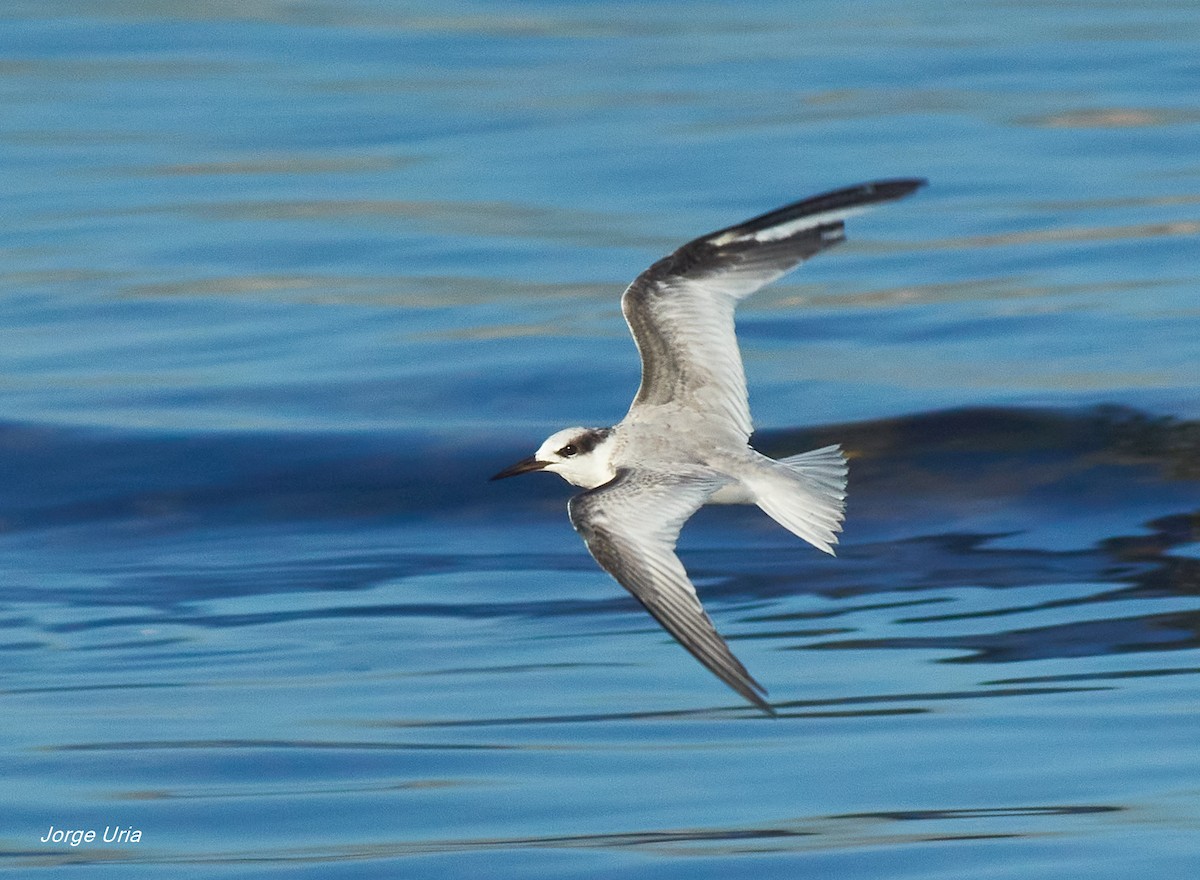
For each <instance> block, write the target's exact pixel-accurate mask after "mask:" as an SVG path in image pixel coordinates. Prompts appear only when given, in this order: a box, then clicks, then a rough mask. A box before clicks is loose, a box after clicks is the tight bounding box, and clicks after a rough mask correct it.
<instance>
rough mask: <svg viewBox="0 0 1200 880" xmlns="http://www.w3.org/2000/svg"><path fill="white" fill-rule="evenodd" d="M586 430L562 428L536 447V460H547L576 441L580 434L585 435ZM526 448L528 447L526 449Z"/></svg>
mask: <svg viewBox="0 0 1200 880" xmlns="http://www.w3.org/2000/svg"><path fill="white" fill-rule="evenodd" d="M586 433H587V428H563V429H562V430H561V431H556V432H555V433H553V434H551V435H550V436H549V437H547V438H546V441H545V442H544V443H543V444H542V445H541V446H539V447H538V451H537V455H536V456H535V457H536V458H547V457H549V456H551V455H553V454H554V453H556V452H558V450H560V449H562V448H563V447H564V446H566V445H567V444H568V443H570V442H572V441H573V440H578V439H579V436H580V435H581V434H586ZM526 448H528V447H526Z"/></svg>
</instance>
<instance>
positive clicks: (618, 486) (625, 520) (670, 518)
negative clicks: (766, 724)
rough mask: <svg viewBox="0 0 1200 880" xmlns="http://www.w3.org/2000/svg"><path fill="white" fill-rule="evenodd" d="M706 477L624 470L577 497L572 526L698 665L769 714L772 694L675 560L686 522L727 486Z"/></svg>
mask: <svg viewBox="0 0 1200 880" xmlns="http://www.w3.org/2000/svg"><path fill="white" fill-rule="evenodd" d="M723 482H724V481H723V480H721V479H720V478H719V477H717V476H716V475H715V474H714V475H711V476H709V475H706V474H702V473H701V474H682V475H676V474H658V473H652V472H642V471H622V472H620V473H619V474H618V475H617V477H616V479H615V480H613V481H612V482H610V483H606V484H605V485H603V486H600V487H599V488H597V489H593V490H591V491H590V492H584V493H583V494H582V495H576V496H575V497H574V498H572V499H571V502H570V506H569V510H570V514H571V524H572V525H573V526H575V530H576V531H578V532H579V534H580V535H582V536H583V540H584V541H585V542H586V543H587V548H588V550H589V551H590V552H591V554H592V556H594V557H595V559H596V561H597V562H599V563H600V565H601V567H603V568H604V570H605V571H607V572H608V573H609V574H611V575H612V576H613V577H614V578H616V579H617V582H618V583H619V584H620V585H621V586H623V587H624V588H625V589H627V590H628V591H629V592H630V593H632V594H633V595H634V597H635V598H636V599H637V600H638V601H639V602H641V603H642V605H643V606H644V607H645V609H646V610H647V611H649V612H650V614H651V615H653V616H654V619H655V620H657V621H658V622H659V623H660V624H661V625H662V627H663V629H665V630H666V631H667V632H669V633H670V634H671V635H672V636H673V637H674V638H675V640H676V641H678V642H679V643H680V644H681V645H683V646H684V647H685V648H687V649H688V651H690V652H691V653H692V656H694V657H695V658H696V659H697V660H699V661H700V662H701V663H703V664H704V665H705V666H707V667H708V668H709V670H711V671H712V672H713V673H714V674H715V675H716V676H717V677H718V678H720V679H721V681H723V682H725V683H726V684H727V685H729V686H730V687H731V688H733V689H734V690H735V691H737V692H738V693H739V694H741V695H742V696H743V697H745V698H746V699H747V700H749V701H750V702H751V703H753V704H754V705H755V706H757V707H758V708H760V709H762V710H763V711H764V712H768V713H771V714H774V710H773V709H772V708H771V706H770V704H769V703H768V702H767V701H766V700H765V699H763V696H762V695H763V694H765V693H766V689H765V688H763V686H762V685H760V684H759V683H758V682H756V681H755V680H754V679H753V677H751V675H750V673H749V672H747V671H746V667H745V666H743V665H742V664H741V662H739V661H738V659H737V657H735V656H733V652H732V651H730V650H729V646H728V645H727V644H725V640H724V639H722V638H721V636H720V635H719V634H718V633H717V629H716V627H715V626H713V622H712V621H711V620H710V619H709V617H708V615H707V614H706V613H705V612H704V608H703V607H701V605H700V599H699V598H698V597H697V595H696V588H695V587H693V586H692V582H691V581H690V580H689V579H688V576H687V572H686V571H684V568H683V564H682V563H681V562H680V561H679V557H678V556H676V555H675V541H676V539H677V538H678V537H679V530H680V528H681V527H682V526H683V524H684V522H686V521H687V520H688V518H689V517H690V516H691V515H692V514H693V513H695V512H696V510H697V509H699V507H700V506H701V505H702V504H704V502H705V501H706V500H707V499H708V497H709V496H710V495H711V494H712V493H713V492H715V491H716V490H717V489H718V488H720V487H721V485H722V484H723Z"/></svg>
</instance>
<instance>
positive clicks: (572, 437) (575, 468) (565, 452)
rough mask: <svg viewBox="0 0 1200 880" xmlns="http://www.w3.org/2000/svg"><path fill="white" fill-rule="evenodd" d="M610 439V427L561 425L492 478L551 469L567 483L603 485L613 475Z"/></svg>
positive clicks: (589, 487)
mask: <svg viewBox="0 0 1200 880" xmlns="http://www.w3.org/2000/svg"><path fill="white" fill-rule="evenodd" d="M611 439H612V429H611V428H563V430H561V431H557V432H556V433H554V434H551V435H550V436H549V437H547V438H546V441H545V442H544V443H543V444H542V445H541V446H539V447H538V451H537V452H535V453H534V454H533V455H531V456H530V457H529V458H526V459H522V460H521V461H518V462H517V463H516V464H514V465H513V466H512V467H507V468H505V469H504V470H502V471H500V473H498V474H496V475H495V476H494V477H492V479H493V480H503V479H504V478H505V477H515V476H516V475H517V474H528V473H531V472H533V471H551V472H553V473H556V474H558V475H559V476H560V477H562V478H563V479H564V480H566V481H567V482H568V483H571V484H572V485H575V486H582V487H583V488H585V489H594V488H596V487H597V486H603V485H604V484H605V483H607V482H608V481H609V480H611V479H612V478H613V477H615V476H616V471H615V470H614V469H613V466H612V445H611V442H610V441H611Z"/></svg>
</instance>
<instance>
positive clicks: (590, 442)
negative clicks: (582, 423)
mask: <svg viewBox="0 0 1200 880" xmlns="http://www.w3.org/2000/svg"><path fill="white" fill-rule="evenodd" d="M611 433H612V429H611V428H595V429H593V430H591V431H584V432H583V433H582V434H578V435H576V436H575V438H574V439H573V440H571V442H570V443H568V444H566V445H565V446H563V447H562V448H561V449H559V450H558V452H557V453H556V454H557V455H559V456H561V457H562V458H571V457H572V456H576V455H586V454H587V453H589V452H591V451H592V450H593V449H595V448H596V447H597V446H599V445H600V443H601V442H602V441H603V440H604V439H605V438H606V437H607V436H608V435H609V434H611Z"/></svg>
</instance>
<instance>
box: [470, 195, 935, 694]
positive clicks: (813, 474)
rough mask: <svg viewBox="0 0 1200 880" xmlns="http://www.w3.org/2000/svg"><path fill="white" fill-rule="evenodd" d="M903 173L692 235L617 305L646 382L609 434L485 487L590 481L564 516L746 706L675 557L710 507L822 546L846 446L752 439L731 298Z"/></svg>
mask: <svg viewBox="0 0 1200 880" xmlns="http://www.w3.org/2000/svg"><path fill="white" fill-rule="evenodd" d="M924 184H925V181H924V180H921V179H916V178H906V179H897V180H880V181H875V182H872V183H864V184H860V185H858V186H852V187H847V188H845V189H839V190H835V191H832V192H827V193H823V194H821V195H817V196H813V197H811V198H808V199H804V200H803V201H799V202H794V203H793V204H790V205H785V206H784V207H782V208H778V209H776V210H774V211H771V212H769V213H767V214H762V215H760V216H758V217H754V218H752V219H750V220H747V221H745V222H744V223H739V224H738V225H736V226H730V227H728V228H726V229H720V230H718V231H716V232H712V233H709V234H708V235H705V236H702V237H700V238H697V239H695V240H694V241H691V242H688V243H687V244H685V245H684V246H683V247H681V248H679V249H678V250H676V251H675V252H674V253H672V254H669V255H668V256H666V257H664V258H663V259H661V260H659V261H658V262H657V263H655V264H654V265H652V266H651V267H650V268H649V269H647V270H646V271H644V272H643V273H642V274H641V275H639V276H638V277H637V278H636V279H635V280H634V282H633V283H632V284H630V285H629V287H628V288H627V289H626V290H625V293H624V294H623V295H622V297H621V312H622V314H623V315H624V316H625V321H626V323H628V325H629V330H630V332H631V333H632V334H633V339H634V342H635V343H636V344H637V349H638V353H639V354H640V355H641V360H642V379H641V386H640V387H639V388H638V391H637V395H636V396H635V397H634V398H633V404H632V405H631V406H630V407H629V412H628V413H627V414H626V416H625V418H624V419H622V420H621V422H620V423H619V424H617V425H615V426H613V427H611V428H581V427H575V428H566V429H564V430H561V431H558V432H556V433H554V434H551V435H550V437H549V438H548V439H547V440H546V441H545V442H544V443H543V444H542V445H541V446H540V447H539V448H538V450H537V452H536V453H534V454H533V455H532V456H530V457H529V458H526V459H524V460H523V461H519V462H517V463H516V464H514V465H513V466H512V467H509V468H506V469H504V470H502V471H501V472H500V473H498V474H496V475H495V476H493V477H492V479H493V480H500V479H504V478H505V477H513V476H516V475H517V474H526V473H531V472H534V471H550V472H551V473H555V474H558V475H559V476H560V477H562V478H563V479H565V480H566V481H567V482H568V483H571V484H573V485H575V486H580V487H582V488H583V489H585V490H586V491H585V492H582V493H580V494H578V495H576V496H574V497H573V498H571V500H570V502H569V504H568V508H567V509H568V513H569V515H570V518H571V524H572V525H573V526H574V527H575V530H576V531H577V532H579V534H580V535H581V536H582V537H583V540H584V542H585V543H586V544H587V548H588V550H589V551H590V552H591V554H592V556H593V557H594V558H595V560H596V562H598V563H599V564H600V566H601V567H602V568H603V569H604V570H605V571H607V572H608V573H609V574H610V575H612V576H613V578H615V579H616V581H617V582H618V583H619V584H620V585H621V586H622V587H624V588H625V589H626V590H628V591H629V592H630V593H632V594H633V595H634V597H635V598H636V599H637V600H638V601H639V602H640V603H641V604H642V605H643V606H644V607H645V609H646V610H647V611H648V612H650V614H651V615H652V616H653V617H654V619H655V620H657V621H658V622H659V624H661V625H662V627H663V628H664V629H665V630H666V631H667V632H668V633H670V634H671V635H672V636H673V637H674V638H675V639H676V640H677V641H678V642H679V643H680V644H681V645H683V647H685V648H686V649H687V650H688V651H690V652H691V653H692V655H693V656H695V658H696V659H697V660H699V661H700V662H701V663H703V664H704V665H705V666H706V667H707V668H708V669H709V670H710V671H711V672H713V673H714V674H715V675H716V676H717V677H718V678H720V679H721V680H722V681H723V682H725V683H726V684H727V685H729V687H731V688H733V690H735V691H737V693H739V694H741V696H743V697H744V698H745V699H746V700H748V701H749V702H751V703H753V704H754V705H755V706H757V707H758V708H759V709H761V710H763V711H764V712H767V713H769V714H775V712H774V709H773V708H772V707H771V704H770V703H768V702H767V700H766V694H767V691H766V689H765V688H764V687H763V686H762V685H761V684H759V683H758V682H757V681H755V680H754V678H753V677H752V676H751V675H750V673H749V672H748V671H747V670H746V667H745V666H743V665H742V663H741V662H740V661H739V660H738V659H737V657H735V656H734V655H733V652H732V651H731V650H730V649H729V646H728V645H727V644H726V643H725V640H724V639H723V638H722V637H721V636H720V634H719V633H718V632H717V629H716V627H715V626H714V625H713V622H712V620H711V619H710V618H709V616H708V614H707V613H705V611H704V608H703V606H702V605H701V604H700V599H699V597H698V596H697V594H696V588H695V587H694V586H693V585H692V582H691V580H690V579H689V578H688V575H687V572H686V571H685V570H684V567H683V564H682V563H681V562H680V561H679V557H678V556H677V555H676V553H675V544H676V541H677V540H678V537H679V531H680V529H681V528H682V527H683V524H684V523H685V522H686V521H687V520H688V518H689V517H691V516H692V514H694V513H695V512H696V511H697V510H699V509H700V508H701V507H702V506H703V505H705V504H757V505H758V506H759V507H760V508H761V509H762V510H763V511H764V512H765V513H766V514H767V515H768V516H770V517H771V518H772V519H774V520H775V522H777V523H778V524H779V525H781V526H783V527H784V528H785V529H787V530H788V531H790V532H792V533H793V534H795V535H797V536H799V537H800V538H803V539H804V540H805V541H807V542H808V543H810V544H812V545H813V546H814V547H816V548H817V549H819V550H823V551H825V552H826V553H829V554H830V555H833V553H834V545H835V544H836V543H837V540H838V537H837V536H838V532H840V531H841V528H842V520H843V517H844V512H845V499H846V475H847V465H846V459H845V456H844V455H843V454H842V450H841V447H840V446H837V445H834V446H826V447H824V448H822V449H816V450H813V451H811V452H805V453H802V454H800V455H794V456H791V457H790V458H783V459H779V460H775V459H771V458H768V457H766V456H765V455H762V454H761V453H759V452H757V451H755V450H754V449H753V448H752V447H751V446H750V443H749V441H750V434H751V431H752V430H753V428H752V425H751V421H750V407H749V401H748V397H747V392H746V377H745V372H744V370H743V367H742V359H741V355H740V353H739V352H738V345H737V337H736V335H735V332H734V321H733V312H734V307H735V306H736V305H737V303H738V301H739V300H742V299H745V298H746V297H748V296H749V295H750V294H752V293H754V291H756V290H758V289H759V288H760V287H763V286H764V285H766V284H768V283H770V282H771V281H774V280H775V279H777V278H779V277H780V276H782V275H784V274H785V273H787V272H790V271H791V270H792V269H794V268H796V266H798V265H800V263H802V262H804V261H805V260H807V259H808V258H809V257H812V256H814V255H815V254H817V253H819V252H821V251H823V250H825V249H826V248H829V247H833V246H834V245H836V244H840V243H841V242H843V241H845V230H844V225H843V224H844V220H845V219H846V218H847V217H848V216H850V215H852V214H857V213H859V212H861V211H863V210H866V209H867V208H870V207H873V206H875V205H878V204H881V203H883V202H890V201H894V200H895V199H899V198H903V197H904V196H907V195H909V194H910V193H912V192H913V191H915V190H916V189H918V188H920V187H921V186H923V185H924Z"/></svg>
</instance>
